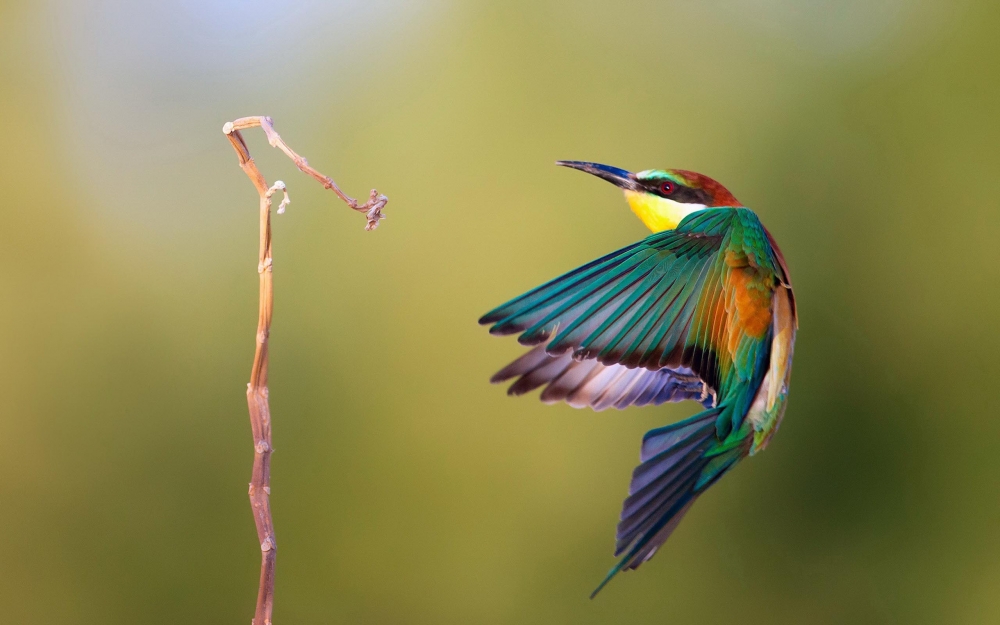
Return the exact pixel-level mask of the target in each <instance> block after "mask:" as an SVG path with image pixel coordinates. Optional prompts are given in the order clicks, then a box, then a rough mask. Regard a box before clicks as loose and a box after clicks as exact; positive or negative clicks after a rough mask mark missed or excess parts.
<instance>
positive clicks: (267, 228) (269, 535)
mask: <svg viewBox="0 0 1000 625" xmlns="http://www.w3.org/2000/svg"><path fill="white" fill-rule="evenodd" d="M257 127H260V128H261V129H263V130H264V134H265V135H267V141H268V143H270V144H271V146H272V147H276V148H278V149H279V150H281V151H282V152H284V153H285V154H287V155H288V157H289V158H290V159H292V162H294V163H295V166H296V167H298V168H299V169H300V170H302V171H303V172H305V173H307V174H309V175H310V176H312V177H313V178H315V179H316V180H318V181H319V182H320V183H321V184H322V185H323V186H324V187H325V188H327V189H332V190H333V192H334V193H336V194H337V197H339V198H340V199H341V200H343V201H344V202H345V203H346V204H347V205H348V206H350V207H351V208H352V209H354V210H356V211H358V212H360V213H364V214H365V218H366V219H367V220H368V223H367V225H366V226H365V230H374V229H375V228H376V227H377V226H378V222H379V220H380V219H382V218H383V217H384V216H383V215H382V209H383V208H384V207H385V204H386V202H388V201H389V198H387V197H386V196H384V195H381V194H379V193H378V191H376V190H375V189H372V191H371V194H370V195H369V197H368V201H367V202H365V203H364V204H358V201H357V200H355V199H354V198H352V197H350V196H348V195H347V194H345V193H344V192H343V191H341V190H340V187H338V186H337V183H335V182H334V181H333V179H332V178H330V177H329V176H324V175H323V174H321V173H320V172H318V171H316V170H315V169H313V168H312V167H310V166H309V163H307V162H306V159H304V158H302V157H301V156H299V155H298V154H296V153H295V151H294V150H292V149H291V148H290V147H288V144H287V143H285V141H284V140H283V139H282V138H281V137H280V136H279V135H278V133H277V132H275V131H274V125H273V123H272V121H271V118H270V117H241V118H240V119H237V120H235V121H232V122H227V123H226V125H225V126H223V127H222V132H224V133H225V134H226V137H228V138H229V142H230V143H232V145H233V149H234V150H236V155H237V156H238V157H239V159H240V167H241V168H242V169H243V172H244V173H246V175H247V177H249V178H250V182H252V183H253V186H254V188H256V189H257V194H258V195H259V196H260V254H259V260H258V263H257V273H258V274H260V299H259V309H258V316H257V348H256V350H255V352H254V357H253V369H252V370H251V371H250V383H249V384H247V405H248V406H249V409H250V428H251V430H252V431H253V444H254V457H253V474H252V476H251V479H250V506H251V508H252V509H253V518H254V524H255V525H256V526H257V538H258V540H259V541H260V551H261V560H260V586H259V588H258V590H257V608H256V610H255V611H254V618H253V625H271V613H272V611H273V609H274V559H275V556H276V554H277V543H276V542H275V540H274V523H273V521H272V519H271V504H270V495H271V452H272V451H273V447H272V445H271V410H270V407H269V405H268V400H267V396H268V390H267V367H268V336H269V335H270V333H271V313H272V311H273V309H274V290H273V284H272V280H271V273H272V257H271V198H272V196H273V195H274V194H275V193H277V192H278V191H281V192H282V200H281V203H280V204H279V205H278V212H279V213H282V212H284V210H285V207H286V206H288V203H289V202H290V201H291V200H289V198H288V190H287V189H286V188H285V183H283V182H281V181H280V180H279V181H277V182H275V183H274V185H272V186H268V184H267V181H266V180H265V179H264V176H263V175H262V174H261V173H260V170H258V169H257V165H256V163H254V160H253V157H251V156H250V150H249V148H247V144H246V141H244V140H243V135H242V134H240V131H241V130H245V129H247V128H257Z"/></svg>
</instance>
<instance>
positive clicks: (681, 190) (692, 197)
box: [643, 180, 712, 206]
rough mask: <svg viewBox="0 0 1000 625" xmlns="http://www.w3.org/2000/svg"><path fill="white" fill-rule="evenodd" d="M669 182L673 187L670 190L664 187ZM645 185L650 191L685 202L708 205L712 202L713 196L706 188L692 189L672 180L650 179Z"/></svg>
mask: <svg viewBox="0 0 1000 625" xmlns="http://www.w3.org/2000/svg"><path fill="white" fill-rule="evenodd" d="M667 184H669V185H671V186H672V187H673V188H672V189H670V190H669V191H665V190H664V189H663V186H664V185H667ZM643 187H644V188H645V189H646V191H648V192H649V193H652V194H654V195H659V196H660V197H666V198H669V199H671V200H673V201H675V202H681V203H683V204H704V205H706V206H711V204H712V196H711V195H709V193H708V192H707V191H705V190H704V189H692V188H691V187H686V186H684V185H679V184H677V183H675V182H673V181H670V180H649V181H647V182H645V183H644V184H643Z"/></svg>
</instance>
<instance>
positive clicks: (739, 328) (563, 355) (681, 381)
mask: <svg viewBox="0 0 1000 625" xmlns="http://www.w3.org/2000/svg"><path fill="white" fill-rule="evenodd" d="M727 193H728V192H727ZM794 306H795V305H794V298H793V296H792V292H791V281H790V279H789V276H788V271H787V268H786V266H785V262H784V259H783V257H782V255H781V252H780V251H779V250H778V248H777V246H776V245H775V243H774V240H773V239H772V237H771V236H770V234H769V233H768V232H767V230H766V229H765V228H764V226H763V225H762V224H761V223H760V221H759V219H758V218H757V215H756V214H755V213H754V212H753V211H751V210H749V209H747V208H743V207H739V206H736V207H720V208H707V209H704V210H697V211H696V212H693V213H691V214H689V215H688V216H687V217H686V218H684V219H683V220H682V221H681V222H680V223H679V224H678V225H677V227H676V228H675V229H672V230H664V231H662V232H657V233H655V234H652V235H650V236H649V237H647V238H646V239H644V240H642V241H640V242H638V243H635V244H633V245H630V246H628V247H625V248H623V249H621V250H618V251H616V252H613V253H611V254H608V255H607V256H604V257H602V258H599V259H598V260H595V261H593V262H591V263H588V264H586V265H584V266H582V267H580V268H579V269H576V270H574V271H571V272H569V273H567V274H565V275H563V276H561V277H559V278H556V279H555V280H552V281H551V282H548V283H546V284H544V285H542V286H540V287H538V288H536V289H534V290H532V291H529V292H528V293H526V294H524V295H522V296H520V297H517V298H515V299H513V300H511V301H509V302H507V303H506V304H503V305H502V306H499V307H497V308H496V309H494V310H492V311H490V312H489V313H487V314H486V315H484V316H483V317H482V318H481V319H480V323H482V324H490V325H492V327H491V328H490V332H491V333H492V334H501V335H503V334H519V335H520V336H519V339H518V340H519V342H521V343H522V344H525V345H535V346H536V347H535V348H534V349H532V350H530V351H529V352H527V353H526V354H525V355H524V356H522V357H521V358H519V359H518V360H516V361H514V362H513V363H511V364H510V365H509V366H508V367H506V368H504V369H503V370H502V371H500V372H499V373H498V374H497V375H496V376H494V379H493V381H503V380H509V379H514V378H517V380H516V381H515V383H514V384H513V386H512V387H511V393H512V394H520V393H523V392H527V391H529V390H532V389H534V388H538V387H540V386H545V387H546V388H545V389H544V390H543V392H542V399H543V400H545V401H567V402H568V403H570V404H571V405H574V406H578V407H582V406H590V407H593V408H595V409H603V408H606V407H610V406H614V407H616V408H624V407H626V406H628V405H646V404H654V405H655V404H660V403H663V402H666V401H680V400H684V399H694V400H696V401H699V402H701V403H702V405H703V406H704V407H705V410H704V411H703V412H701V413H698V414H697V415H695V416H693V417H691V418H689V419H686V420H684V421H681V422H679V423H676V424H673V425H669V426H666V427H663V428H658V429H656V430H652V431H651V432H649V433H647V434H646V436H645V437H644V438H643V444H642V450H641V454H640V458H641V461H642V464H640V465H639V466H638V467H637V468H636V470H635V472H634V473H633V476H632V483H631V486H630V489H629V497H628V498H627V499H626V500H625V503H624V506H623V509H622V517H621V522H620V523H619V526H618V536H617V545H616V551H615V555H616V556H619V555H620V556H622V557H621V559H620V561H619V562H618V564H617V565H616V566H615V567H614V568H613V569H612V570H611V572H610V573H609V574H608V576H607V577H606V578H605V580H604V581H603V582H602V583H601V585H600V586H599V587H598V588H597V590H595V591H594V594H596V593H597V592H598V591H599V590H600V589H601V588H602V587H603V586H604V585H605V584H606V583H607V582H608V581H609V580H610V579H611V578H612V577H613V576H614V575H615V574H616V573H618V572H619V571H621V570H623V569H634V568H636V567H638V566H639V565H640V564H641V563H642V562H644V561H645V560H648V559H649V558H650V557H652V555H653V554H654V553H655V552H656V550H657V548H658V547H659V546H660V545H661V544H662V543H663V542H664V541H665V540H666V539H667V537H668V536H669V535H670V533H671V532H672V531H673V529H674V528H675V527H676V526H677V524H678V523H679V522H680V520H681V518H682V517H683V515H684V514H685V513H686V512H687V510H688V509H689V508H690V506H691V505H692V504H693V503H694V501H695V500H696V499H697V497H698V496H700V495H701V494H702V493H703V492H704V491H705V490H706V489H707V488H709V487H710V486H711V485H712V484H714V483H715V482H716V481H717V480H718V479H719V478H721V477H722V476H723V475H724V474H725V473H726V472H727V471H729V470H730V469H731V468H732V467H733V466H734V465H735V464H736V463H737V462H738V461H739V460H741V459H742V458H744V457H746V456H747V455H750V454H752V453H755V452H756V451H758V450H760V449H762V448H763V447H764V446H765V445H766V444H767V442H768V440H769V439H770V436H771V435H772V434H773V433H774V431H775V430H776V429H777V427H778V425H779V423H780V420H781V415H782V414H783V412H784V406H785V402H786V398H787V387H788V376H789V373H790V369H791V356H792V346H793V345H794V335H795V327H796V324H797V322H796V315H795V307H794ZM592 596H593V595H592Z"/></svg>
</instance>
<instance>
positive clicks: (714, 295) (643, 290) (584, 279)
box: [480, 208, 784, 404]
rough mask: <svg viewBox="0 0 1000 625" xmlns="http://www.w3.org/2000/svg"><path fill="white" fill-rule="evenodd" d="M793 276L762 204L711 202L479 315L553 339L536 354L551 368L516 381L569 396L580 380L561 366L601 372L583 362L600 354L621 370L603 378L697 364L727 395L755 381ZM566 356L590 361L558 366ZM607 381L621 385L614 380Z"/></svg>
mask: <svg viewBox="0 0 1000 625" xmlns="http://www.w3.org/2000/svg"><path fill="white" fill-rule="evenodd" d="M783 274H784V272H783V270H782V268H781V267H780V265H779V264H778V263H777V262H776V260H775V255H774V252H773V250H772V249H771V244H770V241H769V239H768V236H767V234H766V231H765V230H764V228H763V226H762V225H761V224H760V222H759V220H758V219H757V216H756V215H755V214H754V213H753V212H752V211H750V210H749V209H743V208H720V209H707V210H704V211H699V212H697V213H694V214H692V215H690V216H688V217H687V218H686V219H685V220H684V221H683V222H681V224H680V225H679V226H678V227H677V229H676V230H667V231H664V232H659V233H656V234H653V235H651V236H649V237H647V238H646V239H644V240H643V241H641V242H639V243H636V244H633V245H630V246H628V247H626V248H623V249H621V250H618V251H617V252H613V253H611V254H609V255H607V256H605V257H603V258H600V259H598V260H596V261H594V262H592V263H589V264H587V265H584V266H583V267H580V268H579V269H576V270H574V271H571V272H569V273H567V274H565V275H563V276H562V277H559V278H557V279H555V280H553V281H551V282H549V283H547V284H545V285H543V286H541V287H538V288H537V289H534V290H533V291H530V292H528V293H526V294H524V295H522V296H521V297H518V298H515V299H513V300H511V301H510V302H508V303H506V304H504V305H502V306H500V307H498V308H496V309H495V310H493V311H491V312H489V313H487V314H486V315H484V316H483V318H482V319H480V323H482V324H493V327H492V328H491V329H490V332H491V333H493V334H516V333H520V335H521V336H520V337H519V339H518V340H519V341H520V342H521V343H522V344H525V345H538V344H545V347H544V350H545V353H547V354H548V355H549V356H552V357H553V360H551V361H547V362H541V361H540V362H539V363H537V364H539V365H542V366H543V368H544V367H545V366H547V367H549V369H547V370H544V371H538V370H532V371H530V372H527V375H526V376H524V377H522V379H521V380H519V381H518V382H517V383H516V384H515V386H517V385H518V384H521V383H522V381H523V380H527V381H525V382H524V383H523V385H522V387H527V386H531V385H532V384H535V382H539V384H535V386H538V385H540V384H541V383H546V382H548V383H549V388H552V386H553V384H554V385H555V388H556V389H557V390H553V391H552V392H551V395H550V396H552V397H558V396H559V394H560V393H562V389H563V388H564V387H569V386H570V382H572V380H573V378H572V377H568V378H566V382H565V384H563V383H561V382H560V380H561V379H562V376H564V375H566V374H569V373H573V372H575V371H577V370H578V369H579V370H580V371H579V372H580V373H584V374H585V375H588V374H590V373H593V371H586V372H585V371H584V370H583V366H584V364H585V363H587V362H588V361H594V362H596V363H597V364H599V365H603V366H604V367H607V368H608V369H610V370H611V371H610V372H608V373H598V374H597V375H598V376H600V375H608V376H611V375H614V373H616V372H615V369H614V367H615V366H621V367H624V368H625V369H626V370H632V369H637V368H638V369H643V370H646V371H647V372H654V373H656V374H658V375H661V376H664V377H665V378H670V377H674V374H672V373H670V372H669V371H674V372H683V371H690V372H691V373H693V375H695V376H697V378H698V379H700V380H701V381H702V382H704V384H705V385H707V387H708V389H710V390H711V391H715V392H716V393H717V394H719V395H720V401H721V394H722V393H721V392H720V391H722V390H725V389H723V388H722V387H723V386H727V387H728V386H731V382H733V381H735V380H737V379H741V380H745V381H749V379H750V377H752V376H754V375H756V372H755V369H759V367H757V366H756V365H757V364H758V360H759V359H760V357H761V356H762V353H761V351H762V349H764V348H763V347H762V346H763V345H764V344H765V342H766V335H767V332H768V331H769V327H770V308H771V306H770V297H771V290H772V288H773V284H774V282H775V280H779V281H783V280H784V276H783ZM567 355H568V356H570V358H571V360H574V361H580V362H581V364H580V365H578V366H577V367H569V368H568V369H566V370H565V371H560V372H559V375H558V376H557V375H554V373H555V372H556V371H558V370H559V366H560V364H559V363H563V362H568V361H563V360H562V359H561V357H563V356H567ZM536 357H537V353H536ZM514 364H517V363H516V362H515V363H514ZM525 364H528V363H525ZM512 366H513V365H512ZM590 366H596V365H590ZM663 370H669V371H668V372H667V373H660V372H661V371H663ZM617 373H618V375H623V374H621V372H620V371H618V372H617ZM550 374H551V375H550ZM633 375H636V376H637V377H638V378H645V375H648V373H646V374H633ZM546 378H548V379H546ZM650 380H651V379H650ZM650 380H646V382H647V383H648V382H649V381H650ZM578 388H579V385H576V386H573V387H572V389H570V393H569V394H567V395H566V397H567V398H568V397H570V396H571V395H572V391H575V390H577V389H578ZM548 391H549V389H548V388H547V389H546V392H548ZM606 391H607V393H611V395H615V396H618V395H619V389H618V386H616V385H614V384H611V385H609V387H608V388H607V389H606ZM595 393H596V391H595ZM583 395H584V394H580V395H578V396H577V397H580V401H583ZM588 395H589V394H588ZM605 396H607V395H606V394H605V395H602V396H601V398H603V397H605ZM595 398H596V395H595ZM601 398H597V399H601ZM619 399H629V398H628V397H627V396H625V395H624V394H622V395H621V396H620V397H619ZM616 401H618V399H616ZM664 401H667V399H664ZM598 403H599V404H600V402H598Z"/></svg>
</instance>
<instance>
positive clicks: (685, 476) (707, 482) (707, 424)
mask: <svg viewBox="0 0 1000 625" xmlns="http://www.w3.org/2000/svg"><path fill="white" fill-rule="evenodd" d="M725 410H726V407H725V406H720V407H717V408H712V409H710V410H706V411H704V412H700V413H698V414H696V415H694V416H693V417H691V418H689V419H685V420H684V421H680V422H678V423H674V424H672V425H668V426H666V427H662V428H657V429H655V430H650V431H649V432H647V433H646V435H645V436H644V437H643V439H642V452H641V455H640V459H641V460H642V464H640V465H639V466H638V467H636V469H635V471H633V472H632V483H631V485H630V486H629V497H628V498H627V499H626V500H625V503H624V504H623V506H622V514H621V522H619V524H618V542H617V546H616V549H615V555H616V556H618V555H621V554H622V553H625V555H624V556H623V557H622V559H621V560H619V561H618V564H616V565H615V566H614V568H612V569H611V571H610V572H609V573H608V575H607V577H605V578H604V581H602V582H601V584H600V585H599V586H598V587H597V589H596V590H594V592H593V593H592V594H591V595H590V597H591V598H592V599H593V598H594V596H596V595H597V593H598V592H600V590H601V589H602V588H604V586H605V585H606V584H607V583H608V582H609V581H611V578H613V577H614V576H615V575H617V574H618V573H619V572H620V571H622V570H626V569H635V568H638V566H639V565H640V564H642V563H643V562H645V561H646V560H648V559H650V558H651V557H653V554H655V553H656V550H657V549H658V548H659V547H660V545H662V544H663V543H664V541H666V540H667V538H668V537H669V536H670V534H671V533H672V532H673V531H674V529H676V527H677V525H678V524H679V523H680V521H681V519H682V518H683V517H684V514H685V513H686V512H687V511H688V509H689V508H690V507H691V505H692V504H693V503H694V502H695V500H696V499H697V498H698V496H699V495H700V494H701V493H703V492H704V491H705V489H707V488H708V487H709V486H711V485H712V484H713V483H715V481H716V480H717V479H719V478H720V477H721V476H722V474H723V473H725V472H726V471H727V470H728V469H729V468H731V467H732V466H733V464H735V463H736V462H737V461H738V460H739V459H740V457H741V455H742V454H743V452H744V449H743V447H744V445H743V444H742V442H741V441H733V442H732V443H730V442H729V441H727V442H726V443H720V441H719V439H718V437H717V435H716V425H715V424H716V420H717V419H718V417H719V415H720V414H722V413H723V412H724V411H725ZM626 552H627V553H626Z"/></svg>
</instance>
